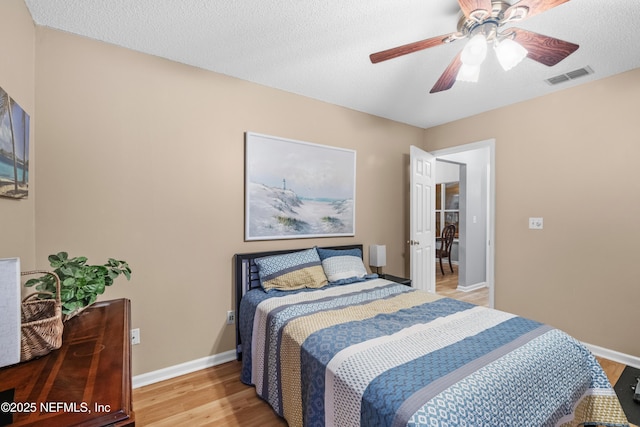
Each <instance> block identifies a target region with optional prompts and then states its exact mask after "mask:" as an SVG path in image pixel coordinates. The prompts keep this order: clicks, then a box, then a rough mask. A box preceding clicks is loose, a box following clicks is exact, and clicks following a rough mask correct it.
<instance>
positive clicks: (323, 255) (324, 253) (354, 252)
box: [316, 248, 362, 260]
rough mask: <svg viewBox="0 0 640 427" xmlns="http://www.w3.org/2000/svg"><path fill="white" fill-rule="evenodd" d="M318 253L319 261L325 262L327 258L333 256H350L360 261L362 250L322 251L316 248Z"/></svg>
mask: <svg viewBox="0 0 640 427" xmlns="http://www.w3.org/2000/svg"><path fill="white" fill-rule="evenodd" d="M316 249H317V251H318V255H320V259H321V260H325V259H327V258H331V257H334V256H344V255H351V256H355V257H358V258H360V259H362V250H360V249H358V248H353V249H322V248H316Z"/></svg>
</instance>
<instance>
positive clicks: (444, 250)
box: [436, 224, 456, 276]
mask: <svg viewBox="0 0 640 427" xmlns="http://www.w3.org/2000/svg"><path fill="white" fill-rule="evenodd" d="M455 235H456V226H455V224H449V225H447V226H446V227H445V228H444V230H442V236H441V237H440V249H436V257H438V259H439V260H440V271H441V272H442V275H443V276H444V268H443V267H442V258H448V259H449V268H450V269H451V272H452V273H453V265H451V247H452V246H453V238H454V236H455Z"/></svg>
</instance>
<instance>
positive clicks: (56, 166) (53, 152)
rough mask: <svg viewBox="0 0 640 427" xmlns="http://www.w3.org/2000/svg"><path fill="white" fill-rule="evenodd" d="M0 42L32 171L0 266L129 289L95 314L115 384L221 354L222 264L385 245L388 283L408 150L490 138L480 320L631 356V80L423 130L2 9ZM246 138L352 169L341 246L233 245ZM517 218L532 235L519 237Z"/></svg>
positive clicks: (401, 225) (0, 206) (2, 205)
mask: <svg viewBox="0 0 640 427" xmlns="http://www.w3.org/2000/svg"><path fill="white" fill-rule="evenodd" d="M0 35H3V36H4V37H1V38H0V46H1V47H2V50H3V52H5V53H6V54H5V55H2V56H0V85H2V86H3V88H4V89H6V90H8V91H9V93H10V94H11V95H13V96H14V97H15V98H16V100H18V102H19V103H20V104H21V105H22V106H23V108H25V110H26V111H27V112H28V113H29V114H30V115H31V118H32V147H31V160H32V165H34V166H35V165H36V163H35V159H34V153H35V152H36V146H35V145H36V144H35V143H34V141H35V135H38V136H39V138H38V144H37V153H38V156H37V157H38V163H37V168H36V167H34V168H33V169H32V171H31V172H32V175H31V178H32V179H31V182H30V184H31V186H30V191H31V197H30V198H29V199H28V200H23V201H13V200H6V199H0V217H1V218H2V220H3V224H4V225H3V230H2V233H3V238H2V239H1V240H0V256H16V255H18V256H21V257H22V258H23V259H24V260H25V261H23V262H25V264H26V265H28V268H32V267H36V266H37V267H47V266H48V265H47V261H46V257H47V255H48V254H50V253H53V252H56V251H59V250H67V251H69V252H70V253H71V254H72V255H80V254H83V255H87V256H88V257H89V259H90V261H94V262H96V263H97V262H103V260H105V259H106V258H107V257H116V258H121V259H125V260H127V261H129V262H130V264H131V266H132V268H133V270H134V274H133V278H132V280H131V282H126V281H125V280H123V279H119V280H118V281H117V282H116V285H115V286H114V287H113V288H111V289H109V290H108V291H107V293H106V294H105V295H104V297H103V299H110V298H120V297H127V298H130V299H131V300H132V304H133V314H132V318H133V319H132V320H133V326H134V327H139V328H141V332H142V344H141V345H139V346H136V347H134V354H133V364H134V374H136V375H137V374H141V373H145V372H150V371H153V370H156V369H161V368H165V367H168V366H172V365H175V364H178V363H181V362H187V361H191V360H194V359H198V358H201V357H205V356H208V355H213V354H218V353H221V352H224V351H227V350H231V349H232V348H233V344H234V330H233V327H229V326H226V325H225V324H224V323H225V322H224V318H225V313H226V311H227V310H228V309H231V308H233V306H234V301H233V296H232V277H231V275H232V273H231V268H232V257H233V254H234V253H237V252H252V251H259V250H267V249H272V248H273V249H276V248H285V247H300V248H302V247H309V246H311V245H314V244H319V245H322V244H345V243H363V244H364V245H365V247H366V246H367V245H369V244H373V243H384V244H386V245H387V251H388V267H387V268H386V271H387V272H390V273H395V274H398V275H403V274H406V273H407V271H406V268H405V267H406V258H405V254H404V248H405V245H404V242H405V240H406V233H407V223H408V220H407V218H408V213H407V208H406V206H407V197H406V193H407V178H406V174H407V153H408V146H409V145H411V144H417V145H423V147H425V148H426V149H429V150H435V149H440V148H445V147H450V146H454V145H459V144H464V143H468V142H473V141H478V140H484V139H487V138H496V164H497V170H496V177H497V196H496V201H497V209H496V219H497V226H496V227H497V230H496V242H495V243H496V304H497V307H498V308H501V309H505V310H509V311H514V312H516V313H519V314H523V315H526V316H529V317H533V318H536V319H539V320H542V321H545V322H548V323H551V324H553V325H555V326H559V327H561V328H563V329H565V330H567V331H568V332H570V333H572V334H574V335H575V336H576V337H577V338H579V339H582V340H584V341H587V342H590V343H592V344H597V345H600V346H603V347H607V348H611V349H614V350H618V351H621V352H624V353H628V354H633V355H636V356H639V355H640V348H639V347H638V345H639V343H638V340H637V336H636V335H637V334H635V333H634V331H635V327H634V326H633V325H634V323H633V321H634V313H635V312H636V311H637V303H638V301H639V300H640V298H639V297H640V295H639V291H638V290H639V289H640V287H639V286H638V281H637V278H636V274H635V269H634V267H635V264H637V262H635V261H636V260H637V258H638V257H637V251H636V250H635V249H634V247H635V240H637V238H638V236H639V235H640V230H639V229H638V228H639V226H638V225H637V223H636V222H635V219H636V218H637V217H638V216H639V215H638V213H639V212H638V211H639V209H640V206H639V203H640V200H639V198H638V197H637V194H638V190H639V188H638V187H639V186H640V180H638V179H637V177H636V176H635V175H636V174H635V170H636V164H635V159H636V158H638V157H639V156H638V154H640V153H638V151H640V148H639V147H640V144H638V140H637V135H638V133H639V131H640V129H639V126H640V124H639V122H638V120H637V118H636V117H635V116H636V114H635V111H636V110H637V106H636V103H635V101H634V100H637V99H638V98H639V95H640V93H639V91H640V85H639V84H638V83H639V82H640V71H638V70H636V71H632V72H629V73H625V74H623V75H620V76H616V77H613V78H609V79H605V80H603V81H600V82H595V83H591V84H587V85H583V86H580V87H579V88H574V89H569V90H565V91H562V92H560V93H557V94H555V95H551V96H547V97H544V98H538V99H535V100H532V101H529V102H526V103H522V104H518V105H515V106H512V107H511V108H508V109H503V110H497V111H493V112H489V113H486V114H483V115H479V116H476V117H473V118H470V119H466V120H462V121H459V122H456V123H452V124H449V125H445V126H440V127H436V128H433V129H428V130H426V131H423V130H420V129H416V128H413V127H410V126H405V125H401V124H398V123H394V122H391V121H387V120H383V119H379V118H375V117H372V116H368V115H365V114H361V113H357V112H354V111H351V110H347V109H343V108H340V107H336V106H332V105H329V104H325V103H322V102H318V101H314V100H310V99H307V98H304V97H300V96H296V95H293V94H288V93H285V92H281V91H277V90H274V89H270V88H266V87H262V86H259V85H255V84H252V83H248V82H244V81H240V80H237V79H232V78H229V77H225V76H221V75H218V74H214V73H210V72H205V71H203V70H199V69H196V68H192V67H187V66H184V65H180V64H176V63H173V62H169V61H165V60H162V59H159V58H155V57H151V56H147V55H143V54H139V53H136V52H132V51H129V50H126V49H121V48H116V47H113V46H110V45H106V44H103V43H99V42H95V41H92V40H88V39H84V38H81V37H77V36H74V35H70V34H66V33H62V32H57V31H54V30H50V29H46V28H38V29H35V30H34V27H33V24H32V22H31V19H30V17H29V15H28V12H27V10H26V7H25V6H24V4H23V2H22V1H21V0H8V1H7V0H5V1H4V2H0ZM34 46H35V47H34ZM36 58H37V61H36ZM34 74H35V77H34ZM34 82H35V83H34ZM36 93H37V97H36ZM36 109H37V111H38V119H37V120H35V114H34V111H35V110H36ZM517 123H522V125H520V126H518V124H517ZM34 125H35V129H34ZM245 131H254V132H260V133H265V134H272V135H278V136H282V137H287V138H293V139H300V140H305V141H310V142H315V143H319V144H327V145H333V146H338V147H345V148H350V149H355V150H357V208H356V214H357V230H356V233H357V234H356V236H355V237H354V238H338V239H314V240H290V241H275V242H244V241H243V197H244V182H243V179H244V168H243V158H244V157H243V156H244V150H243V133H244V132H245ZM36 169H37V177H38V180H37V183H38V188H37V189H38V192H37V198H36V197H35V191H34V187H35V175H36V174H35V172H36ZM399 189H404V191H402V190H399ZM36 199H37V200H36ZM529 216H543V217H544V218H545V229H544V230H543V231H541V232H534V231H529V230H527V228H526V220H527V218H528V217H529ZM614 221H615V222H614ZM7 224H10V226H9V225H7ZM616 227H618V228H619V229H616ZM36 229H37V235H36Z"/></svg>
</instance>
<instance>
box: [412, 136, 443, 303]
mask: <svg viewBox="0 0 640 427" xmlns="http://www.w3.org/2000/svg"><path fill="white" fill-rule="evenodd" d="M410 154H411V156H410V157H411V160H410V161H411V178H410V181H411V197H410V202H409V204H410V207H409V210H410V221H409V222H410V236H409V241H408V242H407V243H408V244H409V254H410V266H411V284H412V285H413V287H415V288H418V289H423V290H426V291H429V292H434V293H435V291H436V272H435V244H436V241H435V215H434V209H435V206H434V205H435V200H436V196H435V188H436V158H435V157H434V156H432V155H431V154H429V153H427V152H426V151H422V150H421V149H419V148H418V147H414V146H413V145H412V146H411V149H410Z"/></svg>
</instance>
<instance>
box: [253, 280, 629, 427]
mask: <svg viewBox="0 0 640 427" xmlns="http://www.w3.org/2000/svg"><path fill="white" fill-rule="evenodd" d="M252 292H255V291H251V292H249V293H248V294H247V295H246V296H245V298H243V301H242V305H241V311H240V318H241V321H244V325H243V324H242V323H241V333H242V335H243V337H242V339H243V343H245V344H243V345H244V348H243V364H244V366H243V378H242V380H243V381H244V382H245V383H250V384H254V385H255V387H256V392H257V393H258V395H259V396H260V397H262V398H263V399H264V400H266V401H267V402H269V404H270V405H271V406H272V407H273V409H274V410H275V411H276V412H277V413H278V414H279V415H280V416H283V417H284V418H285V419H286V420H287V422H288V423H289V426H291V427H296V426H338V427H347V426H365V427H370V426H394V427H400V426H469V427H478V426H491V427H496V426H527V427H533V426H576V425H605V426H627V425H628V424H627V421H626V418H625V416H624V413H623V412H622V409H621V407H620V404H619V402H618V399H617V397H616V395H615V392H614V391H613V389H612V387H611V385H610V384H609V381H608V380H607V377H606V376H605V374H604V372H603V371H602V369H601V368H600V366H599V365H598V363H597V361H596V360H595V358H594V357H593V356H592V355H591V353H590V352H589V351H588V350H587V349H586V348H585V347H584V346H583V345H582V344H580V343H579V342H578V341H576V340H575V339H573V338H572V337H570V336H568V335H567V334H565V333H563V332H561V331H559V330H557V329H553V328H551V327H549V326H547V325H544V324H540V323H538V322H535V321H532V320H528V319H524V318H521V317H518V316H515V315H513V314H509V313H505V312H501V311H498V310H492V309H488V308H484V307H478V306H475V305H473V304H468V303H464V302H461V301H456V300H453V299H449V298H442V297H439V296H436V295H433V294H430V293H427V292H423V291H419V290H416V289H413V288H410V287H407V286H403V285H399V284H396V283H392V282H389V281H386V280H384V279H375V280H371V281H367V282H362V283H357V284H351V285H345V286H336V287H328V288H323V289H321V290H314V291H311V292H297V293H277V294H275V296H273V297H268V296H267V295H269V296H270V295H271V294H266V293H264V292H262V291H261V290H258V291H257V292H260V293H261V295H259V294H256V296H255V297H252V296H251V293H252ZM245 300H246V301H245Z"/></svg>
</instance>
